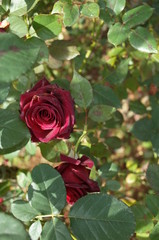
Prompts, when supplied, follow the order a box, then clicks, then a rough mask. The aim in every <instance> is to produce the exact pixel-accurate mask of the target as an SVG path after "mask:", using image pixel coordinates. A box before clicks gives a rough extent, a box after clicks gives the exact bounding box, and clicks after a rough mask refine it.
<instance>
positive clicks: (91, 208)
mask: <svg viewBox="0 0 159 240" xmlns="http://www.w3.org/2000/svg"><path fill="white" fill-rule="evenodd" d="M69 216H70V226H71V230H72V232H73V234H74V235H75V237H77V238H78V239H91V240H97V239H111V240H117V239H118V240H129V239H130V237H131V235H132V234H133V232H134V230H135V221H134V216H133V214H132V212H131V210H130V209H129V208H128V207H127V206H126V205H125V204H124V203H123V202H121V201H119V200H117V199H116V198H114V197H112V196H110V195H106V194H90V195H87V196H85V197H82V198H81V199H79V200H78V201H77V202H76V203H75V204H74V205H73V206H72V208H71V210H70V214H69ZM81 229H82V231H81Z"/></svg>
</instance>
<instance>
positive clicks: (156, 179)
mask: <svg viewBox="0 0 159 240" xmlns="http://www.w3.org/2000/svg"><path fill="white" fill-rule="evenodd" d="M146 177H147V180H148V182H149V184H150V186H151V187H152V189H153V190H155V191H156V192H159V184H158V183H159V165H157V164H150V165H149V167H148V169H147V172H146Z"/></svg>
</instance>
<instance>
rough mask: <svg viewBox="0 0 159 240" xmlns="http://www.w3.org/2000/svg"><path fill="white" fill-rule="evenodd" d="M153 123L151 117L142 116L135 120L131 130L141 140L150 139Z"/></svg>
mask: <svg viewBox="0 0 159 240" xmlns="http://www.w3.org/2000/svg"><path fill="white" fill-rule="evenodd" d="M152 130H153V123H152V121H151V120H150V119H149V118H147V117H146V118H142V119H140V120H139V121H137V122H135V124H134V126H133V128H132V130H131V132H132V133H133V134H134V135H135V137H137V138H138V139H139V140H141V141H150V140H151V133H152Z"/></svg>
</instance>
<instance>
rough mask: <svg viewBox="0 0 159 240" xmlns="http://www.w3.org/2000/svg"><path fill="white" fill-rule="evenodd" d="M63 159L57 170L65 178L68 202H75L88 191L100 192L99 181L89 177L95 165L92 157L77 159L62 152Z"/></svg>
mask: <svg viewBox="0 0 159 240" xmlns="http://www.w3.org/2000/svg"><path fill="white" fill-rule="evenodd" d="M61 161H62V163H61V164H60V165H59V166H58V167H56V170H57V171H58V172H59V173H60V174H61V176H62V178H63V180H64V183H65V187H66V191H67V199H66V200H67V202H68V203H70V204H73V203H74V202H76V201H77V200H78V199H79V198H81V197H83V196H84V195H86V194H87V193H90V192H100V189H99V186H98V183H97V182H95V181H93V180H91V179H89V175H90V169H91V168H92V167H93V165H94V163H93V161H92V160H91V159H89V158H88V157H86V156H82V157H81V158H78V159H77V160H76V159H73V158H70V157H68V156H65V155H62V154H61Z"/></svg>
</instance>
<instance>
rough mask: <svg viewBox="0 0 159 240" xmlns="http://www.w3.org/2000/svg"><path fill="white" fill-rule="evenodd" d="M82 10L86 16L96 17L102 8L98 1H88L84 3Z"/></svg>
mask: <svg viewBox="0 0 159 240" xmlns="http://www.w3.org/2000/svg"><path fill="white" fill-rule="evenodd" d="M80 12H81V14H83V15H84V16H86V17H91V18H96V17H99V12H100V8H99V5H98V4H97V3H92V2H88V3H85V4H82V6H81V9H80Z"/></svg>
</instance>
